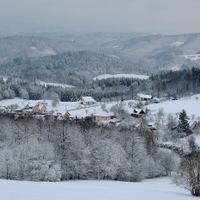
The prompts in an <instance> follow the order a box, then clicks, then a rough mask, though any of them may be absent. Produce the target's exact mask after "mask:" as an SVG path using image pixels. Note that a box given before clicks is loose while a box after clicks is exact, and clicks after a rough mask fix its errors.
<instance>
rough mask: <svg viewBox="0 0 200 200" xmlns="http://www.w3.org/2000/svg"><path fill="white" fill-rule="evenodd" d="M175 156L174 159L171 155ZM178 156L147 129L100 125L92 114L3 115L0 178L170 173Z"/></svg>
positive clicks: (0, 118)
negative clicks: (69, 116)
mask: <svg viewBox="0 0 200 200" xmlns="http://www.w3.org/2000/svg"><path fill="white" fill-rule="evenodd" d="M167 159H168V160H169V159H170V160H171V162H170V163H171V164H170V166H169V163H167V162H166V160H167ZM175 160H176V155H175V154H173V153H172V152H166V151H163V150H161V149H159V148H158V147H157V145H156V141H155V137H154V135H153V134H152V132H150V131H148V130H147V129H143V130H141V131H135V130H133V129H131V128H127V127H115V126H113V125H98V124H96V122H94V121H93V120H92V119H91V118H85V119H80V120H78V119H75V120H69V119H65V120H58V119H55V118H52V117H50V116H43V117H33V116H29V115H24V116H15V115H9V114H1V115H0V178H6V179H17V180H33V181H59V180H72V179H73V180H74V179H97V178H98V171H99V174H100V178H101V179H105V180H123V181H140V180H143V179H144V178H153V177H158V176H164V175H167V174H168V173H169V172H170V171H171V170H173V168H174V167H175Z"/></svg>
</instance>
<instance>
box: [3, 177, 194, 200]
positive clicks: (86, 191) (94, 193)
mask: <svg viewBox="0 0 200 200" xmlns="http://www.w3.org/2000/svg"><path fill="white" fill-rule="evenodd" d="M170 183H171V181H170V179H169V178H156V179H149V180H144V181H142V182H138V183H133V182H120V181H100V182H99V181H97V180H93V181H65V182H57V183H51V182H28V181H12V180H0V188H1V199H5V200H13V199H15V200H27V199H28V200H65V199H70V200H133V199H137V200H148V199H152V200H169V199H170V200H177V199H181V200H189V199H194V198H196V197H192V196H191V195H190V194H189V192H188V191H186V190H183V189H180V188H178V187H175V186H174V185H172V184H170Z"/></svg>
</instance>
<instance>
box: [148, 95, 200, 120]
mask: <svg viewBox="0 0 200 200" xmlns="http://www.w3.org/2000/svg"><path fill="white" fill-rule="evenodd" d="M147 107H148V109H150V110H151V111H152V112H157V111H158V110H159V109H160V108H163V109H164V111H165V112H166V113H167V114H168V113H171V114H176V113H179V112H181V111H182V110H183V109H184V110H185V111H186V112H187V115H188V116H189V117H190V118H191V117H192V115H195V117H199V116H200V109H199V108H200V94H198V95H193V96H192V97H191V98H182V99H179V100H175V101H172V100H170V101H165V102H163V103H158V104H150V105H148V106H147Z"/></svg>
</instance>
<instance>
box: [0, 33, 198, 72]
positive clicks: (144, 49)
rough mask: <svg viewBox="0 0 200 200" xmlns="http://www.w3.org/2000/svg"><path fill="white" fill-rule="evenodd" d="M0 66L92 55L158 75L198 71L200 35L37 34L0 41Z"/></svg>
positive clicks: (6, 38)
mask: <svg viewBox="0 0 200 200" xmlns="http://www.w3.org/2000/svg"><path fill="white" fill-rule="evenodd" d="M0 44H1V45H0V63H5V62H8V61H10V60H12V59H15V58H18V57H23V58H27V57H35V58H37V57H43V56H46V55H57V54H61V53H64V52H67V51H72V52H76V51H84V50H88V51H92V52H96V53H103V54H106V55H111V56H113V57H117V58H120V59H123V60H129V61H133V62H134V63H139V64H140V65H142V66H145V67H146V69H148V71H151V72H153V73H157V72H159V71H163V70H171V69H172V70H174V69H190V68H192V67H196V68H200V58H199V59H196V60H194V59H190V58H191V57H190V58H189V57H187V56H185V57H184V56H181V55H193V54H197V53H199V52H200V33H196V34H182V35H160V34H145V33H90V34H82V35H80V34H68V35H67V34H61V33H60V34H59V33H56V32H55V33H40V34H39V35H38V36H9V37H2V38H0Z"/></svg>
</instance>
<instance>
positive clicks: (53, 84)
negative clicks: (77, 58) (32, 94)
mask: <svg viewBox="0 0 200 200" xmlns="http://www.w3.org/2000/svg"><path fill="white" fill-rule="evenodd" d="M40 85H44V86H45V87H46V86H47V85H50V86H56V87H62V88H68V87H74V86H73V85H66V84H61V83H45V82H40Z"/></svg>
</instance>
